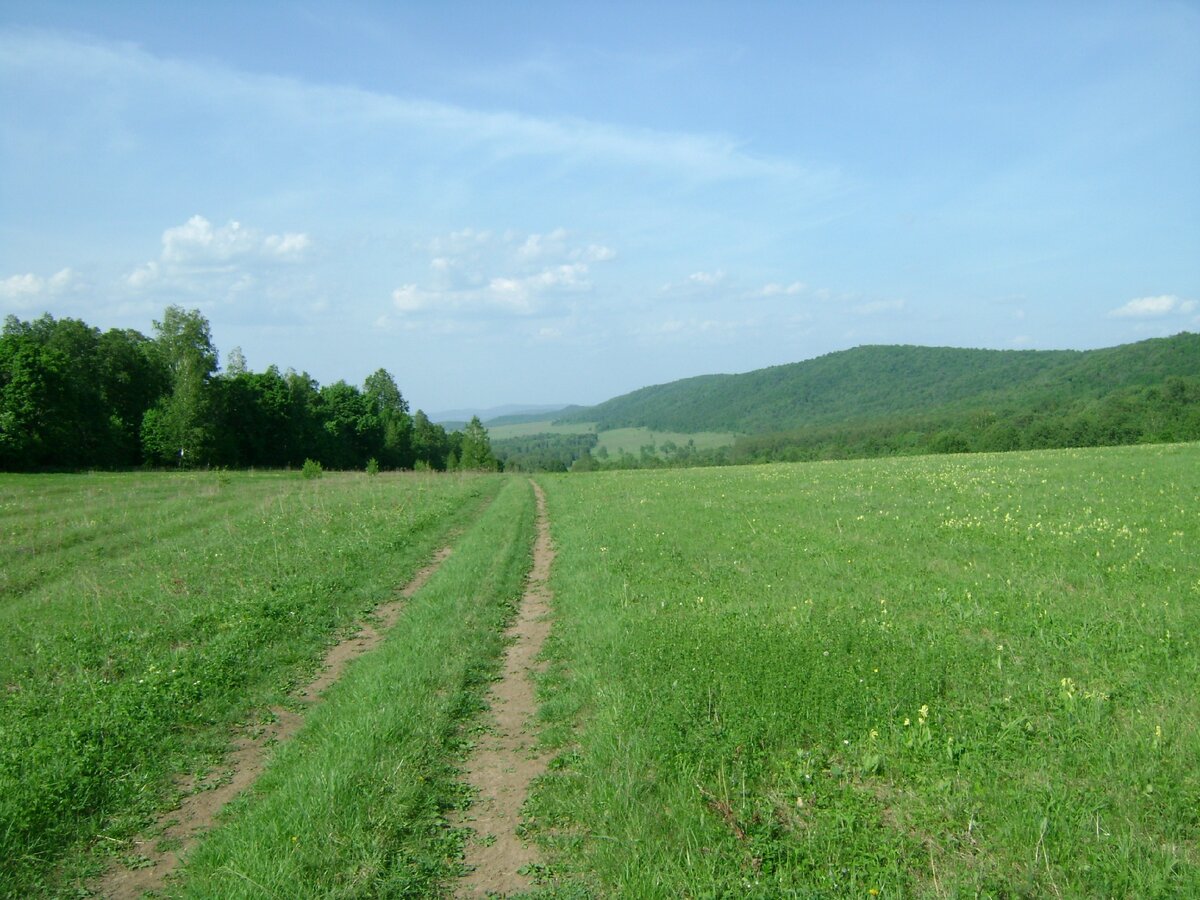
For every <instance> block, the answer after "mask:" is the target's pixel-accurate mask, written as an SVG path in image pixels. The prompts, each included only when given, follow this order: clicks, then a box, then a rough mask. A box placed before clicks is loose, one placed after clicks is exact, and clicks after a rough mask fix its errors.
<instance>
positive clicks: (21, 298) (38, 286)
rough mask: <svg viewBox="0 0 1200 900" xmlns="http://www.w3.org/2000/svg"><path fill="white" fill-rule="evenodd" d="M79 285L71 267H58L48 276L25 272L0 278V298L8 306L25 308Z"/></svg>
mask: <svg viewBox="0 0 1200 900" xmlns="http://www.w3.org/2000/svg"><path fill="white" fill-rule="evenodd" d="M78 287H80V282H79V278H78V276H77V275H76V274H75V273H74V272H73V271H72V270H71V269H59V270H58V271H57V272H55V273H54V274H53V275H51V276H50V277H49V278H44V277H42V276H41V275H36V274H34V273H33V272H27V273H25V274H23V275H11V276H9V277H8V278H5V279H3V280H0V300H7V301H9V303H8V304H7V305H8V306H9V307H10V308H15V309H25V308H27V307H30V306H34V305H36V304H37V303H38V302H39V301H40V300H41V299H42V298H45V297H57V296H61V295H62V294H65V293H66V292H68V291H71V290H74V289H76V288H78Z"/></svg>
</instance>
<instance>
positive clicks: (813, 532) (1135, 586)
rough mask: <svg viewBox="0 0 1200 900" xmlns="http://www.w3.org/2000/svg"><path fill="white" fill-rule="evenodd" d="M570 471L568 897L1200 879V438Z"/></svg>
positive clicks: (1038, 891) (560, 524) (565, 503)
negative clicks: (1028, 450) (1159, 443)
mask: <svg viewBox="0 0 1200 900" xmlns="http://www.w3.org/2000/svg"><path fill="white" fill-rule="evenodd" d="M540 481H541V482H542V483H543V484H544V485H545V487H546V490H547V493H548V495H549V503H550V516H551V522H552V525H553V531H554V537H555V541H556V544H557V548H558V558H557V562H556V570H555V574H554V576H553V585H554V589H555V591H556V614H557V620H556V626H555V631H554V633H553V635H552V638H551V640H552V645H553V649H552V651H551V652H552V653H553V656H554V661H555V662H554V666H553V667H552V669H551V671H550V673H549V674H548V676H547V677H546V679H545V682H544V685H543V691H544V698H545V705H544V710H543V712H544V716H545V719H546V723H547V731H546V737H547V739H548V740H549V741H550V742H551V743H552V744H553V745H556V746H557V747H558V748H559V757H558V760H557V763H556V765H555V767H554V773H553V775H552V777H550V778H548V779H546V780H545V781H544V782H543V783H542V785H541V787H540V788H539V790H538V791H537V792H536V794H535V798H534V801H533V803H532V809H533V810H534V811H535V812H536V816H537V831H538V833H539V834H540V836H541V839H542V840H543V842H544V843H545V844H546V845H547V846H548V847H549V848H551V850H552V866H551V869H552V872H554V873H555V876H556V880H557V881H558V882H559V883H560V884H561V885H564V886H563V887H560V891H561V892H562V893H564V894H578V893H592V894H595V895H597V896H637V897H678V896H764V897H775V896H781V895H785V896H789V895H799V896H876V895H877V896H883V897H911V896H973V895H985V896H1127V897H1181V896H1198V895H1200V844H1198V841H1200V767H1198V766H1197V760H1200V699H1198V696H1197V691H1196V685H1197V684H1200V646H1198V645H1197V640H1196V634H1197V630H1198V626H1200V543H1198V537H1200V533H1198V532H1200V527H1198V526H1200V515H1198V513H1197V510H1200V446H1196V445H1187V446H1172V447H1138V448H1122V449H1111V450H1095V451H1062V452H1045V453H1037V454H1010V455H988V456H974V457H961V456H960V457H927V458H914V459H904V460H883V461H870V462H849V463H815V464H804V465H794V466H782V465H781V466H771V467H754V468H740V469H698V470H692V471H686V472H670V473H661V472H613V473H600V474H594V475H590V476H587V477H579V476H543V477H541V478H540Z"/></svg>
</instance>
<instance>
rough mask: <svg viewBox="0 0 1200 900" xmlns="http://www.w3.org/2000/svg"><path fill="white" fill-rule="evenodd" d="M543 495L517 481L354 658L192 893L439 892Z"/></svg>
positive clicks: (214, 851)
mask: <svg viewBox="0 0 1200 900" xmlns="http://www.w3.org/2000/svg"><path fill="white" fill-rule="evenodd" d="M533 527H534V504H533V494H532V492H531V490H530V487H529V485H528V483H526V482H522V481H516V480H510V481H508V483H507V484H506V486H505V489H504V490H503V491H502V492H501V494H500V495H499V497H497V499H496V500H495V502H494V503H493V504H492V506H491V507H490V508H489V509H488V511H487V512H486V513H485V514H484V516H483V517H482V518H481V519H480V520H479V522H478V523H477V524H476V525H475V526H474V527H473V528H472V529H471V530H470V531H469V532H468V533H467V534H466V535H465V536H464V537H463V538H462V540H461V541H460V542H459V543H458V544H457V546H456V549H455V552H454V554H453V555H452V556H451V557H450V558H449V559H448V560H447V561H446V562H445V563H444V564H443V566H442V568H441V569H440V570H439V571H438V572H437V573H436V574H435V575H434V576H433V578H432V579H431V580H430V581H429V583H428V584H427V585H426V586H425V587H424V588H423V589H422V590H421V591H420V592H419V593H418V594H417V595H416V596H415V597H413V598H411V599H410V600H409V601H408V602H407V605H406V608H405V610H404V613H403V615H402V616H401V618H400V620H399V621H398V623H397V624H396V626H395V627H394V628H393V629H392V631H391V632H390V633H389V635H388V637H387V640H386V641H385V642H384V643H383V644H382V645H381V646H380V647H379V648H377V649H376V650H375V651H373V652H371V653H369V654H367V655H365V656H363V657H362V658H361V659H359V660H357V661H356V662H355V663H353V664H352V665H351V666H350V667H349V668H348V669H347V671H346V673H345V675H344V676H343V677H342V678H341V679H340V680H339V681H338V682H337V683H336V684H335V685H334V686H333V687H332V688H331V689H330V691H329V693H328V696H327V699H326V702H325V703H324V704H322V705H321V706H319V707H317V708H316V709H314V710H313V712H312V713H311V714H310V716H309V719H308V720H307V721H306V723H305V726H304V729H303V730H302V731H301V732H300V734H299V735H298V736H297V738H296V739H295V740H294V741H293V742H291V743H290V744H288V745H286V746H284V747H282V748H281V750H280V752H279V754H278V756H277V757H276V759H275V760H274V762H273V763H272V765H271V766H270V768H269V769H268V770H267V772H266V773H265V774H264V776H263V777H262V779H261V780H260V781H259V783H258V784H257V785H256V786H255V788H254V789H253V790H252V791H251V792H249V793H248V794H247V795H244V796H243V797H242V798H241V799H239V800H238V801H235V803H234V804H233V806H232V807H231V808H230V810H229V812H228V815H227V817H226V818H227V821H226V824H225V825H224V826H223V827H221V828H218V829H217V830H215V831H214V832H212V833H211V834H209V835H208V837H207V839H206V840H205V841H204V842H203V843H202V844H201V846H200V847H199V848H198V849H197V850H196V852H195V853H194V854H193V855H192V857H191V858H190V860H189V862H188V864H187V867H186V870H185V872H184V880H183V882H182V884H181V886H180V887H179V888H178V889H177V890H176V892H175V893H177V894H178V895H180V896H187V897H224V898H236V897H255V898H257V897H263V896H288V897H328V896H370V897H381V896H385V897H399V896H404V897H410V896H432V895H435V894H436V893H437V892H438V889H439V885H442V884H443V883H444V882H445V881H446V880H447V879H448V878H450V877H452V876H453V875H455V874H456V873H457V869H458V863H457V858H458V856H459V851H460V849H461V835H460V834H459V833H458V832H456V831H455V830H453V829H452V828H451V827H450V826H449V825H448V824H447V821H446V817H445V814H446V812H447V810H448V809H450V808H451V807H455V806H461V805H463V803H464V802H465V799H466V796H465V788H464V787H463V785H462V784H461V783H459V781H458V775H457V772H456V770H455V769H454V768H453V765H452V763H453V756H454V754H455V753H456V752H458V751H459V750H461V749H462V745H463V741H464V738H463V736H462V731H461V726H462V724H463V722H464V720H466V719H467V718H468V717H470V716H471V715H472V714H474V713H476V712H478V711H479V710H480V709H481V708H482V701H481V695H482V693H483V691H484V690H485V689H486V686H487V685H488V683H489V682H490V681H491V679H492V677H493V676H494V675H495V672H496V670H497V666H498V661H499V659H500V655H501V653H502V651H503V649H504V646H505V641H504V634H503V632H504V627H505V625H506V623H507V622H508V620H509V619H510V618H511V617H512V614H513V612H514V611H515V609H516V605H517V603H518V602H519V600H520V596H521V589H522V586H523V582H524V577H525V574H526V572H527V571H528V569H529V565H530V561H531V555H530V553H531V547H532V544H533Z"/></svg>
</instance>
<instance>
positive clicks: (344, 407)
mask: <svg viewBox="0 0 1200 900" xmlns="http://www.w3.org/2000/svg"><path fill="white" fill-rule="evenodd" d="M307 459H312V460H314V461H315V462H319V463H321V464H322V465H323V466H324V467H326V468H334V469H361V468H364V467H366V466H367V465H368V463H370V461H372V460H374V462H375V465H376V466H378V467H382V468H406V469H407V468H420V467H427V468H431V469H457V468H465V469H495V468H496V467H497V462H496V459H495V457H494V456H493V455H492V451H491V447H490V443H489V441H488V436H487V431H486V429H485V428H484V427H483V425H482V424H480V422H479V420H478V419H474V420H472V421H471V422H470V423H469V424H468V425H467V426H466V427H465V428H464V429H463V430H462V431H461V432H453V433H448V432H447V431H446V429H445V428H443V427H442V426H441V425H437V424H434V423H432V422H430V420H429V418H428V417H427V416H426V415H425V414H424V413H423V412H421V411H420V410H418V411H417V412H416V413H415V414H410V412H409V406H408V402H407V401H406V400H405V399H404V396H403V394H402V393H401V392H400V388H399V387H398V386H397V385H396V382H395V379H393V377H392V376H391V375H390V374H389V373H388V372H387V371H386V370H384V369H379V370H377V371H376V372H375V373H374V374H372V375H370V376H369V377H368V378H367V379H366V381H365V382H364V384H363V386H362V388H361V389H360V388H358V387H356V386H355V385H351V384H347V383H346V382H345V381H337V382H335V383H333V384H329V385H324V386H322V385H320V384H318V383H317V381H316V380H315V379H313V378H311V377H310V376H309V375H308V374H307V373H304V372H295V371H293V370H291V369H288V370H287V371H286V372H280V370H279V369H278V368H277V367H275V366H271V367H269V368H268V369H267V370H266V371H264V372H251V371H249V370H248V369H247V368H246V365H245V361H244V359H243V358H242V356H241V353H240V351H237V350H234V351H233V352H231V353H230V358H229V360H228V362H227V364H226V366H225V369H224V370H223V371H221V372H218V365H217V350H216V348H215V347H214V346H213V343H212V336H211V334H210V329H209V324H208V322H207V320H206V319H205V318H204V316H202V315H201V314H200V312H199V311H197V310H190V311H185V310H183V309H180V308H179V307H176V306H171V307H168V308H167V310H166V311H165V313H164V315H163V318H162V321H161V322H155V323H154V337H153V338H150V337H147V336H145V335H143V334H141V333H140V332H137V331H134V330H132V329H126V330H118V329H112V330H109V331H106V332H103V333H101V332H100V330H99V329H98V328H93V327H91V326H89V325H87V324H86V323H84V322H82V321H80V320H78V319H57V320H56V319H55V318H54V317H53V316H51V315H49V314H46V315H44V316H41V317H40V318H38V319H36V320H34V321H32V322H23V321H21V320H20V319H18V318H16V317H15V316H9V317H8V318H7V319H6V320H5V323H4V331H3V333H2V334H0V470H6V471H33V470H40V469H87V468H127V467H131V466H141V465H149V466H171V467H188V466H233V467H239V468H249V467H270V468H282V467H288V466H300V465H301V464H303V463H304V462H305V460H307Z"/></svg>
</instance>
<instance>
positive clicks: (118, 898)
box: [88, 547, 450, 900]
mask: <svg viewBox="0 0 1200 900" xmlns="http://www.w3.org/2000/svg"><path fill="white" fill-rule="evenodd" d="M449 555H450V548H449V547H446V548H443V549H442V550H439V551H438V553H437V554H436V555H435V556H434V558H433V560H432V561H431V562H430V563H429V565H427V566H425V568H423V569H421V570H420V571H419V572H417V574H416V575H415V576H413V579H412V581H410V582H409V583H408V584H407V585H405V586H404V588H403V589H402V590H401V591H400V592H399V593H398V594H397V596H396V598H395V599H394V600H390V601H388V602H386V603H384V604H381V605H380V606H378V607H376V609H375V612H374V614H373V616H372V620H371V621H367V622H363V623H362V625H361V627H360V629H359V631H358V632H357V633H356V634H354V635H353V636H351V637H349V638H346V640H344V641H341V642H340V643H338V644H336V645H335V646H333V647H332V648H330V650H329V652H328V653H326V655H325V659H324V661H323V663H322V666H321V672H320V674H318V675H317V677H316V678H314V679H313V680H312V681H311V682H309V683H308V684H307V685H305V687H304V688H302V689H301V690H300V691H299V692H298V693H297V694H296V695H295V697H296V699H297V700H298V701H300V703H302V704H304V705H306V706H308V707H311V706H313V705H315V704H317V703H319V702H320V701H321V694H322V693H323V692H324V691H325V690H326V689H327V688H328V687H329V686H330V685H332V684H333V683H334V682H335V681H337V680H338V678H340V677H341V675H342V672H343V671H344V670H345V668H346V665H347V664H348V663H349V662H350V661H351V660H353V659H355V658H357V657H359V656H362V655H363V654H364V653H366V652H367V651H369V650H372V649H374V648H375V647H376V646H377V645H378V644H379V643H380V641H382V640H383V637H384V634H386V632H387V630H388V629H389V628H391V627H392V626H393V625H394V624H396V620H397V619H398V618H399V617H400V613H401V612H402V611H403V608H404V601H405V600H407V599H408V598H409V597H411V596H413V595H414V594H415V593H416V592H417V591H419V590H420V589H421V588H422V587H423V586H424V585H425V582H427V581H428V580H429V579H430V577H431V576H432V575H433V573H434V572H436V571H437V569H438V567H439V566H440V565H441V564H442V563H443V562H445V560H446V558H447V557H448V556H449ZM271 713H272V714H273V717H274V721H273V722H272V723H271V724H269V725H267V726H265V727H262V726H255V727H254V728H253V729H252V730H249V731H248V732H247V733H245V734H242V735H240V736H239V737H238V738H237V739H236V740H235V741H234V742H233V747H232V749H231V750H230V751H229V753H228V755H227V756H226V757H225V759H224V761H223V763H222V765H221V766H220V767H219V768H218V769H217V770H215V771H213V772H211V773H210V774H208V775H207V776H205V777H204V778H202V779H200V780H198V781H196V782H192V783H184V784H181V785H180V789H181V791H182V792H183V794H184V796H183V799H182V800H181V801H180V804H179V807H178V808H177V809H173V810H170V811H169V812H166V813H164V814H163V815H161V816H159V818H158V820H157V821H156V822H155V823H154V825H153V826H151V827H150V828H149V829H147V830H146V832H145V833H143V834H141V835H139V836H138V837H137V838H135V839H134V840H133V841H132V846H131V847H130V848H129V853H128V857H127V858H128V860H129V862H130V863H132V865H129V864H118V865H117V866H116V867H114V868H113V869H112V870H110V871H109V872H107V873H106V874H104V875H103V876H101V877H100V878H98V879H96V880H95V881H94V882H93V883H91V884H90V885H89V886H88V887H89V889H90V890H91V891H92V892H94V893H95V894H98V895H100V896H102V897H109V898H114V900H132V898H138V897H141V896H142V895H143V894H144V893H145V892H147V891H157V890H161V889H162V888H163V886H164V884H165V883H166V879H167V876H168V875H169V874H170V873H171V872H173V871H174V870H175V869H176V868H177V867H178V866H179V862H180V860H181V859H182V858H183V856H184V855H185V854H186V853H187V852H188V851H189V850H190V849H191V848H192V847H194V846H195V845H196V844H197V843H198V842H199V840H200V837H201V836H202V835H203V834H204V832H205V831H207V830H208V829H210V828H211V827H212V826H213V823H214V822H215V821H216V818H217V814H218V813H219V812H220V811H221V809H222V807H224V806H225V804H226V803H228V802H229V801H230V800H232V799H233V798H234V797H236V796H237V795H238V794H240V793H241V792H242V791H243V790H245V789H246V788H247V787H249V786H250V785H251V784H253V783H254V781H255V779H257V778H258V776H259V775H260V774H261V773H262V771H263V768H264V767H265V765H266V760H267V756H268V753H269V752H270V748H271V747H272V746H273V745H274V744H276V743H281V742H283V741H286V740H288V739H290V738H292V737H294V736H295V735H296V733H297V732H298V731H299V730H300V727H301V726H302V725H303V724H304V716H303V715H302V714H301V713H297V712H294V711H292V710H290V709H285V708H283V707H273V708H272V709H271ZM160 847H169V848H171V849H160Z"/></svg>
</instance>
